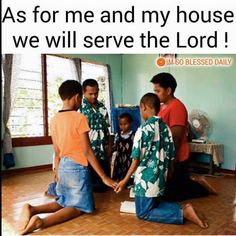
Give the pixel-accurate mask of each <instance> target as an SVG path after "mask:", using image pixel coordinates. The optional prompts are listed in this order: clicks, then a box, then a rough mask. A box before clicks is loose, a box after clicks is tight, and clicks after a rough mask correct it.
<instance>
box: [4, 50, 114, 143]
mask: <svg viewBox="0 0 236 236" xmlns="http://www.w3.org/2000/svg"><path fill="white" fill-rule="evenodd" d="M81 70H82V82H83V81H84V80H85V79H87V78H94V79H96V80H97V81H98V83H99V87H100V92H99V100H101V101H102V102H104V103H105V105H106V107H107V108H108V109H109V110H110V90H109V80H108V72H107V67H106V66H104V65H98V64H93V63H88V62H82V63H81ZM12 76H14V77H15V85H14V88H13V93H12V94H13V101H12V111H11V116H10V119H9V123H8V125H9V128H10V130H11V134H12V138H13V139H12V141H13V146H15V147H16V146H33V145H44V144H51V138H50V129H49V123H50V120H51V118H52V117H53V116H54V114H55V113H56V112H57V111H58V110H60V109H61V100H60V97H59V95H58V88H59V86H60V84H61V83H62V82H63V81H65V80H68V79H73V80H77V79H78V75H77V72H76V68H75V65H74V61H73V60H71V59H69V58H64V57H59V56H55V55H35V54H34V55H28V54H23V55H14V63H13V75H12Z"/></svg>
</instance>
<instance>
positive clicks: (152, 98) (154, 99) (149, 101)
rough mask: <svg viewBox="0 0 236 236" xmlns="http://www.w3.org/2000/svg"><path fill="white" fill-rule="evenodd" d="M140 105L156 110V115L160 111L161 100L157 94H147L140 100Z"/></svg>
mask: <svg viewBox="0 0 236 236" xmlns="http://www.w3.org/2000/svg"><path fill="white" fill-rule="evenodd" d="M140 103H142V104H144V105H147V106H148V107H150V108H151V109H154V110H155V112H156V114H157V113H158V112H159V111H160V100H159V97H158V96H157V95H156V94H155V93H146V94H145V95H144V96H143V97H142V98H141V100H140Z"/></svg>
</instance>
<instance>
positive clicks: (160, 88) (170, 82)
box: [151, 73, 177, 103]
mask: <svg viewBox="0 0 236 236" xmlns="http://www.w3.org/2000/svg"><path fill="white" fill-rule="evenodd" d="M151 82H152V83H153V85H154V92H155V93H156V94H157V96H158V97H159V99H160V101H161V102H163V103H165V102H167V101H168V99H169V98H170V97H173V96H174V92H175V89H176V87H177V83H176V80H175V78H174V77H173V76H172V75H171V74H170V73H159V74H157V75H155V76H153V78H152V79H151Z"/></svg>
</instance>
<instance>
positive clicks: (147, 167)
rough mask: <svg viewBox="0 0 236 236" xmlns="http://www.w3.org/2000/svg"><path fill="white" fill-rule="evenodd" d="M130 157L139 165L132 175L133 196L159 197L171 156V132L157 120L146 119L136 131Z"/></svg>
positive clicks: (172, 146)
mask: <svg viewBox="0 0 236 236" xmlns="http://www.w3.org/2000/svg"><path fill="white" fill-rule="evenodd" d="M131 156H132V158H133V159H134V160H139V161H140V163H139V166H138V168H137V170H136V171H135V179H134V182H135V187H134V191H135V195H136V196H139V197H158V196H162V195H163V194H164V191H165V182H166V178H167V172H168V167H169V164H170V161H171V160H173V159H174V156H175V152H174V143H173V138H172V134H171V131H170V129H169V127H168V126H167V125H166V124H165V123H164V122H163V121H162V120H161V118H160V117H158V116H153V117H151V118H149V119H148V120H147V121H146V122H145V123H144V124H143V125H142V126H141V127H140V128H139V129H138V130H137V132H136V134H135V137H134V143H133V149H132V154H131Z"/></svg>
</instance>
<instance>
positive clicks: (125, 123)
mask: <svg viewBox="0 0 236 236" xmlns="http://www.w3.org/2000/svg"><path fill="white" fill-rule="evenodd" d="M118 121H119V127H120V131H121V132H122V133H127V132H129V131H130V129H131V125H132V122H133V118H132V116H131V115H130V114H129V113H122V114H121V115H119V117H118Z"/></svg>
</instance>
